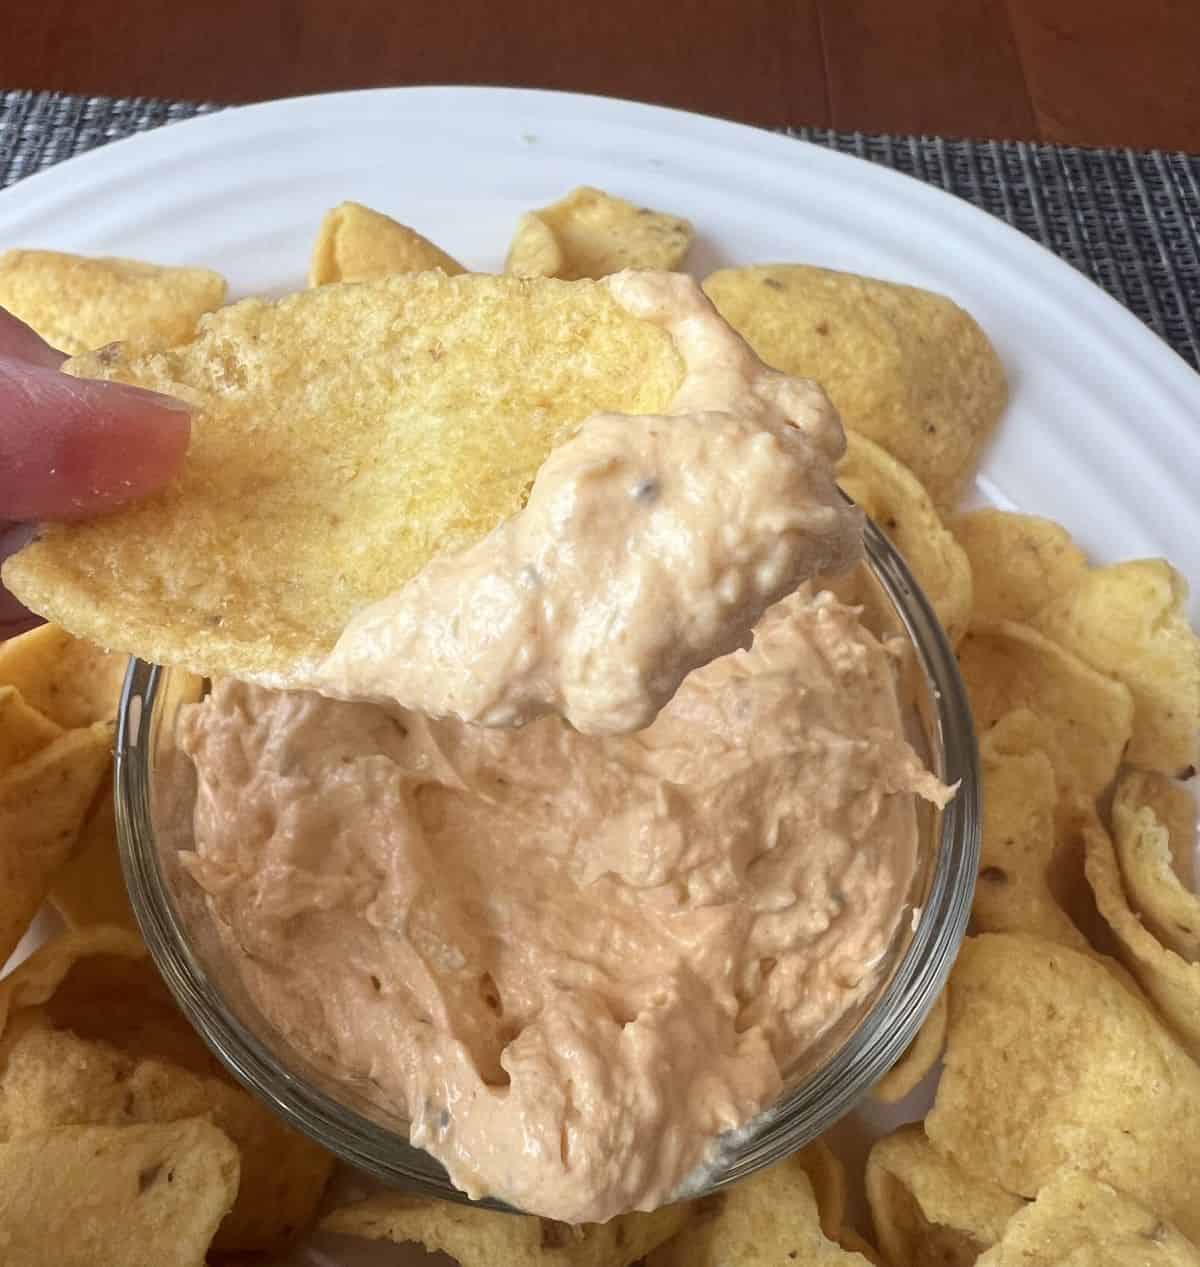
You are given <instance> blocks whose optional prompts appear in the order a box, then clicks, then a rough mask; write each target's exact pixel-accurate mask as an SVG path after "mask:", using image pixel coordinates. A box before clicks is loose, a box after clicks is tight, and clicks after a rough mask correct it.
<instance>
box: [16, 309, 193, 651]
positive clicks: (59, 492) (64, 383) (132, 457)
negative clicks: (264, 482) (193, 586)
mask: <svg viewBox="0 0 1200 1267" xmlns="http://www.w3.org/2000/svg"><path fill="white" fill-rule="evenodd" d="M66 359H67V358H66V357H65V356H64V355H63V354H62V353H61V352H56V351H55V350H54V349H53V348H52V347H51V346H50V345H49V344H48V343H46V342H44V341H43V340H42V339H40V338H39V337H38V336H37V335H36V334H35V333H34V332H33V331H32V330H31V329H30V328H29V327H28V326H26V325H25V324H23V323H22V322H20V321H18V320H17V319H16V317H14V316H12V314H11V313H8V312H5V311H4V309H2V308H0V562H3V560H4V559H5V558H6V557H7V556H8V555H9V554H12V553H13V552H14V551H16V550H17V549H19V548H20V547H21V546H22V545H24V544H25V542H26V541H27V540H28V539H29V536H30V534H31V532H32V531H33V524H32V521H35V520H39V519H77V518H80V517H82V516H85V515H95V514H99V513H101V512H103V511H105V510H111V509H113V508H114V507H116V506H119V505H121V503H122V502H127V501H131V500H133V499H134V498H137V497H142V496H145V494H147V493H151V492H153V491H154V490H155V489H156V488H159V487H161V486H162V485H163V484H165V483H167V481H168V480H170V479H171V478H172V476H173V475H174V474H175V472H176V471H177V470H178V469H179V466H180V464H181V463H182V462H183V458H184V454H185V453H186V452H187V447H188V439H189V437H190V434H191V421H190V410H189V408H188V406H187V405H185V404H183V403H182V402H180V401H177V400H172V399H171V398H170V397H169V396H160V395H159V394H158V393H157V392H148V391H143V390H142V389H141V388H138V387H129V386H127V385H126V384H124V383H103V382H94V381H92V380H90V379H83V378H72V377H71V376H70V375H68V374H63V373H61V372H60V369H59V367H60V366H61V365H62V363H63V362H64V361H65V360H66ZM36 623H37V618H36V617H35V616H33V615H31V613H29V612H27V611H26V610H25V608H23V607H22V606H21V605H20V604H19V603H18V602H17V601H16V599H15V598H13V597H12V595H11V594H9V593H8V592H7V591H6V590H4V589H3V588H0V639H3V638H7V637H10V636H12V635H13V634H16V633H20V632H21V631H22V630H24V629H27V628H29V627H30V626H31V625H34V624H36Z"/></svg>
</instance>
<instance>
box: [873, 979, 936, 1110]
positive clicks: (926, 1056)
mask: <svg viewBox="0 0 1200 1267" xmlns="http://www.w3.org/2000/svg"><path fill="white" fill-rule="evenodd" d="M946 1014H947V1013H946V994H945V991H943V992H942V993H941V994H939V995H938V997H937V1001H936V1002H935V1003H934V1005H933V1008H932V1009H931V1010H930V1013H929V1015H928V1016H927V1017H926V1018H925V1020H924V1021H923V1022H922V1023H921V1028H920V1029H919V1030H917V1036H916V1038H914V1039H913V1040H912V1042H911V1043H909V1045H908V1048H907V1049H906V1051H905V1052H904V1055H903V1056H901V1057H900V1059H899V1060H898V1061H897V1062H896V1064H894V1065H893V1066H892V1067H891V1069H889V1070H888V1071H887V1073H885V1074H884V1075H883V1077H882V1078H880V1079H879V1081H878V1082H877V1083H876V1084H875V1086H874V1088H873V1089H872V1091H871V1095H872V1096H874V1098H875V1099H876V1100H878V1101H879V1102H880V1103H881V1104H896V1103H898V1102H899V1101H900V1100H903V1099H904V1097H905V1096H907V1095H909V1094H910V1093H911V1092H912V1091H913V1090H915V1089H916V1087H917V1086H918V1085H919V1084H920V1083H922V1082H923V1081H924V1080H925V1078H926V1077H927V1076H928V1075H929V1073H930V1071H931V1070H932V1069H933V1068H934V1066H935V1065H936V1064H937V1062H938V1061H939V1060H940V1059H941V1058H942V1048H943V1047H944V1046H945V1043H946Z"/></svg>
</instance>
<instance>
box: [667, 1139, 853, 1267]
mask: <svg viewBox="0 0 1200 1267" xmlns="http://www.w3.org/2000/svg"><path fill="white" fill-rule="evenodd" d="M866 1262H867V1260H866V1259H865V1258H863V1256H862V1255H861V1254H857V1253H854V1252H853V1251H851V1250H846V1249H843V1248H842V1247H841V1246H840V1245H839V1244H837V1242H836V1241H832V1240H830V1239H829V1238H828V1237H827V1236H826V1235H825V1233H824V1232H823V1231H822V1230H821V1219H820V1212H819V1210H818V1207H817V1200H816V1197H815V1196H814V1195H813V1189H812V1183H811V1181H810V1179H809V1176H808V1173H807V1171H806V1170H805V1169H804V1166H803V1165H802V1164H801V1162H800V1161H799V1160H798V1159H797V1158H794V1157H792V1158H789V1159H788V1160H787V1161H782V1162H778V1163H776V1164H775V1165H774V1166H771V1167H770V1168H769V1169H767V1170H762V1171H759V1172H758V1173H757V1174H754V1175H751V1176H750V1177H749V1178H748V1179H743V1180H741V1181H740V1182H739V1183H736V1184H733V1185H731V1186H730V1187H728V1188H725V1189H723V1190H722V1191H720V1192H717V1193H714V1194H713V1195H712V1196H710V1197H705V1198H703V1199H702V1200H701V1201H699V1202H697V1203H696V1206H695V1212H694V1214H693V1216H692V1218H691V1219H690V1220H689V1221H688V1223H687V1224H686V1225H685V1226H684V1228H683V1230H682V1231H681V1232H680V1233H679V1234H678V1235H676V1236H674V1237H672V1238H671V1240H669V1241H667V1243H666V1244H665V1245H662V1246H660V1247H659V1248H658V1249H656V1250H655V1251H654V1252H653V1253H652V1254H650V1255H649V1256H648V1257H647V1258H646V1267H727V1265H728V1264H737V1267H776V1264H779V1265H780V1267H783V1265H784V1264H788V1263H797V1264H802V1263H803V1264H812V1265H813V1267H817V1265H819V1267H864V1264H865V1263H866Z"/></svg>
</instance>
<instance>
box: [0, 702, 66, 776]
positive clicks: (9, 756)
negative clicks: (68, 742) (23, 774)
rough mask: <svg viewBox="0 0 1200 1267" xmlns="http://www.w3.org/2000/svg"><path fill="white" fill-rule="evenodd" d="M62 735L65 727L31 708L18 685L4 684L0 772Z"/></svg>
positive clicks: (1, 707)
mask: <svg viewBox="0 0 1200 1267" xmlns="http://www.w3.org/2000/svg"><path fill="white" fill-rule="evenodd" d="M61 734H62V727H61V726H58V725H56V724H55V723H54V722H52V721H51V720H50V718H49V717H47V716H45V714H43V713H39V712H38V710H37V709H36V708H30V707H29V705H28V704H27V703H26V702H25V699H24V697H23V696H22V695H21V692H20V691H18V690H17V688H16V687H15V686H0V774H3V772H4V771H5V770H7V769H8V768H9V766H14V765H19V764H20V763H21V762H22V761H24V760H26V759H27V758H28V757H32V756H33V754H34V753H35V752H40V751H41V749H43V748H45V747H46V745H47V744H49V742H50V741H51V740H52V739H57V738H58V736H59V735H61Z"/></svg>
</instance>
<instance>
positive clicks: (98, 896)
mask: <svg viewBox="0 0 1200 1267" xmlns="http://www.w3.org/2000/svg"><path fill="white" fill-rule="evenodd" d="M50 900H51V901H52V902H53V903H54V906H55V908H56V909H57V910H58V913H59V914H60V915H61V916H62V917H63V919H65V920H66V921H67V924H68V925H69V926H70V927H72V928H83V927H85V926H87V925H90V924H109V925H116V926H117V927H120V928H126V929H128V930H129V931H130V932H132V933H136V932H138V924H137V919H136V918H135V917H134V914H133V907H132V906H131V905H130V904H129V891H128V890H127V889H126V887H125V876H124V875H123V873H122V871H121V857H120V852H119V850H118V848H117V815H116V807H115V806H114V804H113V789H112V778H111V775H110V776H109V779H108V780H107V781H106V782H105V783H104V784H102V785H101V788H100V791H99V792H98V793H97V794H96V799H95V801H94V802H93V803H92V807H91V809H90V810H89V811H88V815H87V818H86V819H85V820H84V824H83V827H82V829H81V830H80V833H79V839H78V840H77V841H76V844H75V852H74V854H73V856H72V857H71V858H69V859H68V860H67V861H66V862H65V863H64V864H63V865H62V866H61V867H60V868H59V869H58V872H57V873H56V875H55V877H54V883H53V885H51V888H50Z"/></svg>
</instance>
